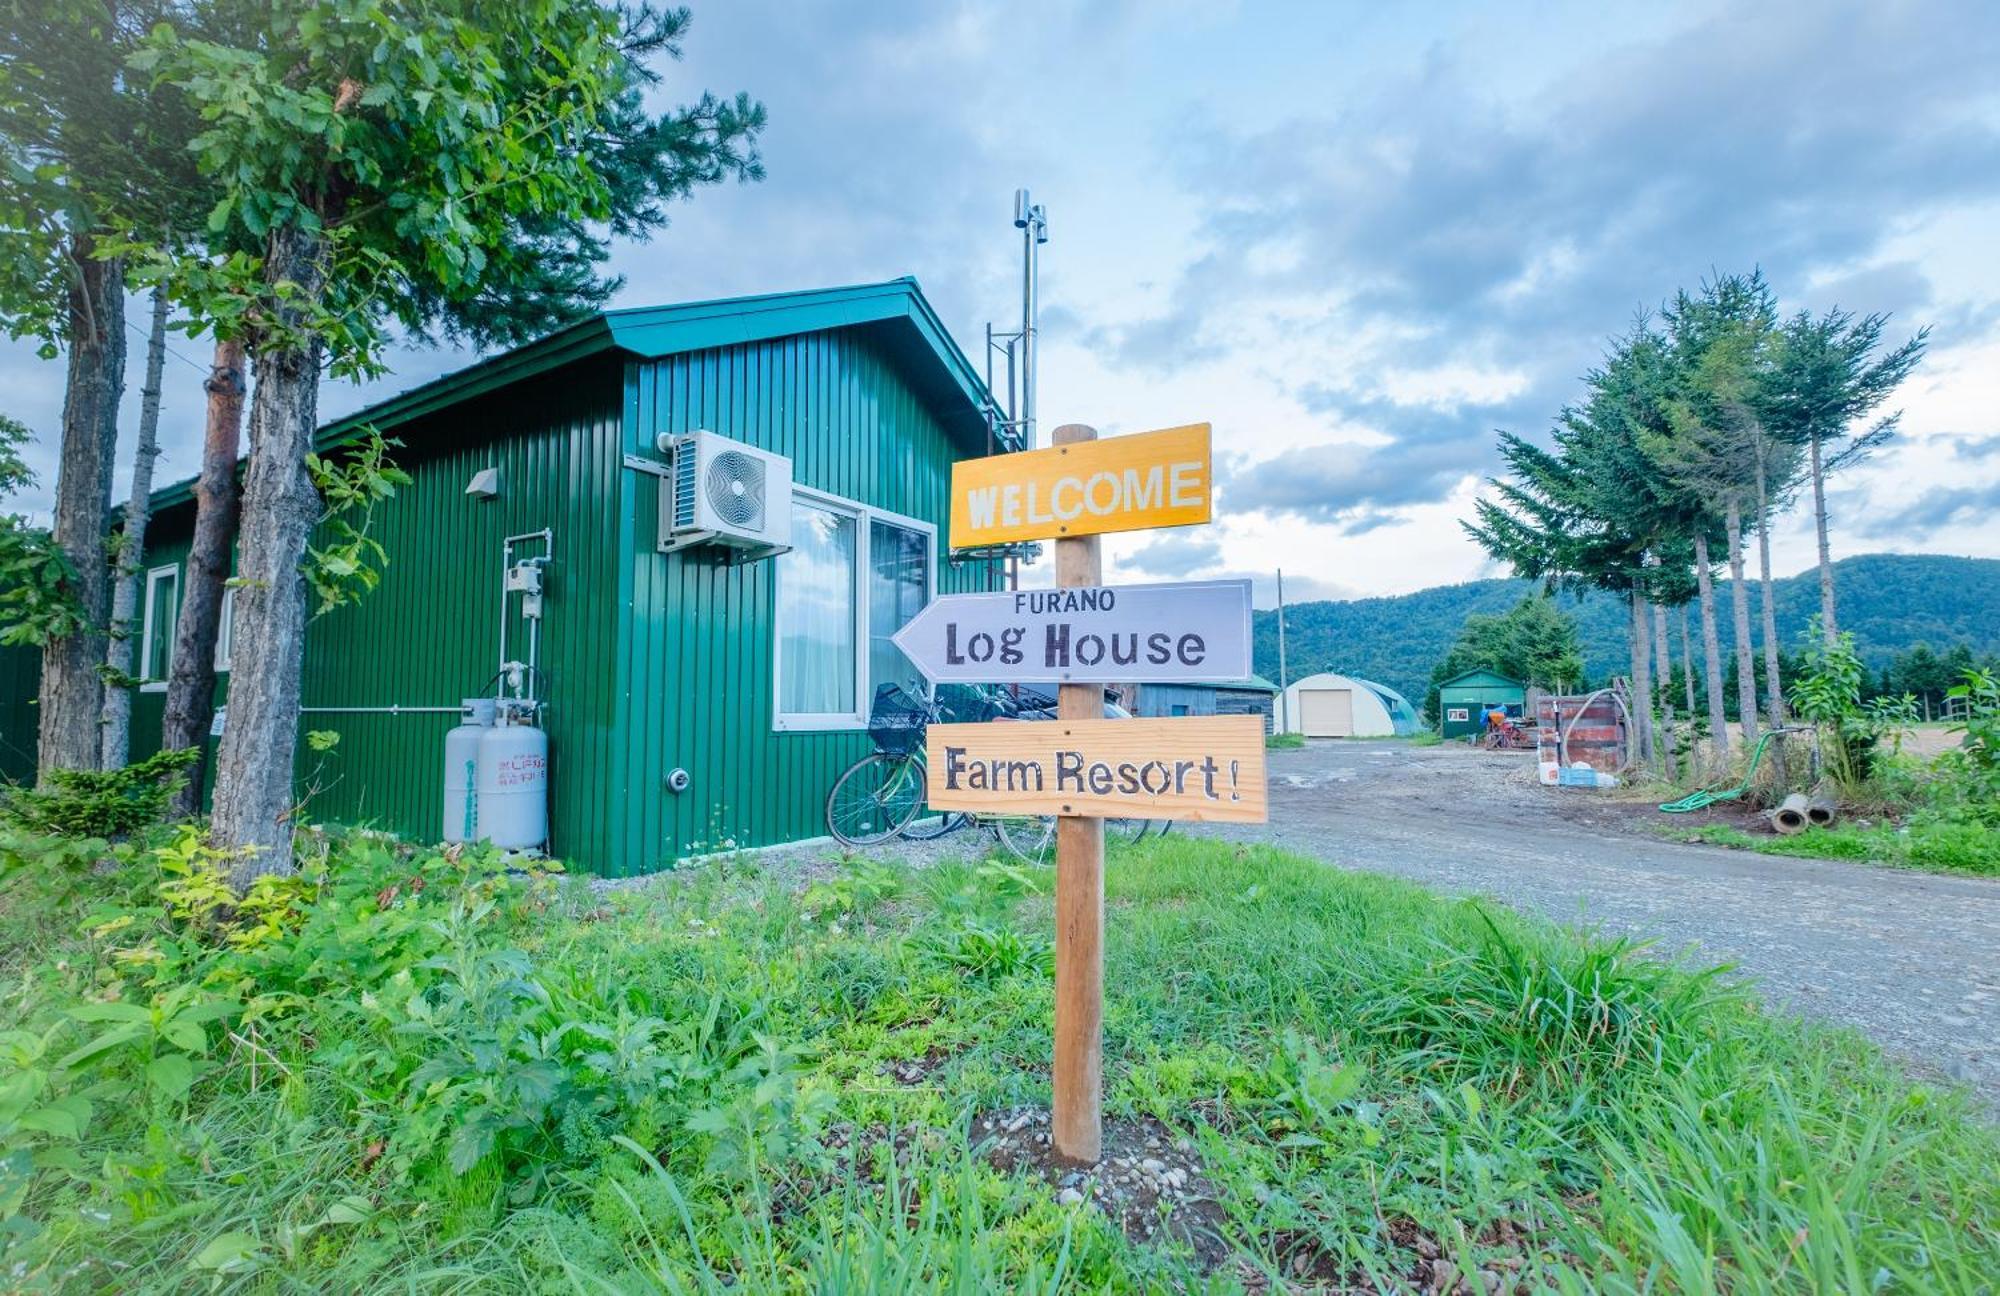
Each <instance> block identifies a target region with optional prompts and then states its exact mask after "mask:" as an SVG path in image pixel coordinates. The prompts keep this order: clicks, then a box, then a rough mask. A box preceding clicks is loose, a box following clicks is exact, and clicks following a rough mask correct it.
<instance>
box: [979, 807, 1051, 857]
mask: <svg viewBox="0 0 2000 1296" xmlns="http://www.w3.org/2000/svg"><path fill="white" fill-rule="evenodd" d="M991 822H992V825H993V835H994V836H995V837H998V838H999V839H1000V844H1001V845H1002V846H1005V847H1006V848H1007V851H1008V853H1009V854H1011V855H1012V856H1013V857H1014V858H1015V859H1017V860H1020V861H1021V862H1022V863H1023V864H1047V863H1049V862H1051V861H1052V860H1054V859H1055V857H1056V817H1055V816H1054V815H1001V816H999V817H998V818H995V819H993V820H992V821H991Z"/></svg>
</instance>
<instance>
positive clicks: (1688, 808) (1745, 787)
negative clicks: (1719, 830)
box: [1660, 725, 1811, 814]
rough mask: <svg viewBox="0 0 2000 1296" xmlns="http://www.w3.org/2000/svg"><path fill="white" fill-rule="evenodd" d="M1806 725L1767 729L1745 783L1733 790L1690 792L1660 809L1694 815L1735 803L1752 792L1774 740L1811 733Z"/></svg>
mask: <svg viewBox="0 0 2000 1296" xmlns="http://www.w3.org/2000/svg"><path fill="white" fill-rule="evenodd" d="M1810 732H1811V730H1810V728H1809V727H1808V726H1806V725H1786V726H1785V727H1784V728H1782V729H1767V730H1765V731H1764V736H1763V737H1761V738H1759V739H1758V740H1757V747H1756V750H1754V751H1752V752H1751V753H1750V768H1749V769H1747V770H1745V771H1744V772H1743V781H1742V782H1741V783H1738V784H1737V785H1736V786H1735V787H1733V788H1703V789H1702V790H1701V791H1699V792H1690V793H1688V794H1687V795H1686V796H1684V797H1682V798H1681V799H1680V800H1678V801H1669V802H1667V803H1666V804H1665V805H1663V806H1661V807H1660V810H1661V812H1662V813H1663V814H1692V813H1693V812H1694V811H1696V810H1706V809H1708V808H1709V807H1710V806H1712V805H1714V804H1715V803H1716V802H1718V801H1734V800H1735V799H1736V798H1738V797H1740V796H1742V795H1743V794H1744V793H1745V792H1748V791H1749V790H1750V783H1751V780H1753V779H1755V778H1756V777H1757V763H1758V762H1759V761H1761V760H1763V759H1764V748H1766V747H1768V746H1770V744H1771V740H1772V739H1773V738H1776V737H1779V736H1780V735H1782V734H1790V733H1810Z"/></svg>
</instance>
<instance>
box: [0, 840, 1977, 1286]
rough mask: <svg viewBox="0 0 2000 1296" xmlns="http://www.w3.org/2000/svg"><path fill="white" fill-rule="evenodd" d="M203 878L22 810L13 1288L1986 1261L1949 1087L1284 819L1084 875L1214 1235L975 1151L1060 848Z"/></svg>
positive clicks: (1911, 1274)
mask: <svg viewBox="0 0 2000 1296" xmlns="http://www.w3.org/2000/svg"><path fill="white" fill-rule="evenodd" d="M215 864H216V861H215V860H214V859H212V858H209V857H208V855H206V854H205V853H204V852H203V851H202V850H200V849H197V848H196V847H195V846H191V845H190V844H189V843H188V842H187V841H185V840H183V839H180V838H177V837H176V836H175V835H174V834H172V833H164V834H158V835H156V836H152V837H146V838H143V839H135V840H134V841H131V842H127V843H124V844H121V845H118V846H111V847H107V846H105V845H104V844H103V842H102V841H101V840H100V841H83V842H66V841H63V840H61V839H50V838H29V837H27V836H25V835H23V834H20V833H18V832H15V833H12V835H0V915H4V917H5V924H4V929H5V930H6V931H7V932H8V933H9V936H8V940H9V942H10V943H9V944H8V945H7V946H6V949H7V951H8V957H9V958H10V959H11V962H10V963H9V968H10V973H11V974H10V977H9V981H8V993H7V994H6V995H5V996H0V1266H4V1267H5V1270H6V1272H7V1273H8V1275H9V1282H10V1284H11V1285H13V1286H18V1287H22V1288H26V1289H54V1288H74V1289H82V1290H151V1291H198V1290H211V1289H216V1288H235V1289H248V1290H264V1289H271V1290H281V1289H282V1290H293V1289H298V1290H355V1291H373V1290H411V1291H417V1290H425V1291H430V1290H445V1289H450V1290H495V1291H502V1290H504V1291H513V1290H563V1289H568V1290H575V1291H584V1292H593V1293H596V1292H611V1291H627V1290H634V1289H641V1290H653V1289H660V1290H667V1291H679V1292H703V1293H709V1292H714V1293H721V1292H724V1291H729V1292H745V1293H758V1292H777V1291H797V1290H815V1291H820V1290H824V1291H906V1290H918V1291H921V1290H937V1289H950V1290H954V1291H997V1290H1026V1291H1054V1290H1056V1289H1058V1288H1060V1289H1062V1290H1086V1291H1126V1290H1204V1289H1210V1288H1218V1287H1219V1288H1223V1289H1227V1288H1229V1287H1230V1286H1231V1285H1232V1284H1233V1283H1235V1282H1237V1281H1238V1280H1243V1281H1246V1282H1247V1281H1251V1280H1253V1279H1254V1280H1259V1281H1265V1282H1268V1283H1269V1284H1270V1285H1271V1286H1273V1288H1274V1289H1275V1288H1276V1287H1277V1286H1278V1285H1279V1284H1285V1285H1290V1286H1300V1285H1305V1284H1307V1283H1310V1282H1325V1283H1327V1284H1329V1285H1332V1284H1341V1283H1344V1284H1347V1285H1360V1281H1361V1280H1362V1279H1363V1278H1364V1277H1365V1279H1366V1281H1368V1282H1372V1283H1373V1284H1374V1285H1376V1286H1380V1287H1384V1288H1398V1287H1413V1286H1423V1285H1427V1284H1429V1285H1434V1280H1435V1278H1436V1276H1437V1275H1438V1274H1439V1273H1441V1272H1442V1271H1443V1270H1442V1268H1441V1267H1440V1266H1448V1267H1450V1268H1451V1269H1452V1271H1453V1272H1454V1273H1456V1274H1462V1275H1473V1274H1475V1273H1477V1274H1481V1275H1483V1276H1484V1277H1485V1279H1486V1283H1485V1285H1486V1286H1488V1287H1489V1288H1491V1287H1494V1286H1503V1285H1505V1283H1512V1284H1514V1285H1517V1286H1519V1287H1521V1288H1525V1289H1527V1290H1559V1291H1562V1290H1567V1291H1575V1292H1584V1291H1638V1290H1662V1289H1666V1288H1671V1289H1675V1290H1714V1289H1728V1290H1736V1291H1773V1290H1787V1289H1789V1290H1801V1291H1804V1290H1848V1289H1862V1288H1871V1287H1876V1286H1879V1287H1884V1288H1888V1289H1894V1290H1923V1291H1939V1292H1947V1293H1949V1292H1968V1293H1969V1292H1977V1291H1980V1290H1982V1284H1985V1285H1990V1275H1991V1274H1992V1273H1993V1272H1996V1271H2000V1241H1996V1238H2000V1228H1996V1221H2000V1184H1996V1182H1995V1180H1994V1178H1993V1175H1992V1170H1991V1167H1992V1165H1993V1164H1994V1163H1995V1161H1996V1159H2000V1135H1996V1134H1995V1132H1994V1129H1993V1127H1992V1126H1991V1125H1990V1124H1987V1123H1985V1122H1984V1121H1982V1120H1981V1119H1980V1118H1979V1117H1978V1116H1977V1115H1976V1114H1975V1112H1974V1109H1973V1108H1972V1107H1971V1106H1970V1105H1969V1103H1968V1101H1967V1100H1966V1099H1965V1098H1964V1097H1963V1096H1961V1095H1959V1094H1957V1093H1955V1092H1952V1091H1949V1090H1942V1089H1933V1088H1930V1087H1927V1086H1924V1085H1919V1084H1916V1083H1914V1082H1913V1081H1911V1080H1910V1079H1909V1077H1907V1076H1905V1075H1903V1074H1902V1073H1900V1072H1898V1071H1897V1070H1895V1069H1894V1068H1893V1067H1891V1066H1889V1065H1888V1064H1886V1063H1885V1062H1884V1061H1883V1060H1882V1059H1881V1057H1880V1056H1879V1055H1878V1054H1876V1053H1875V1052H1874V1050H1873V1049H1871V1048H1870V1047H1868V1046H1867V1045H1865V1044H1863V1043H1861V1042H1860V1041H1859V1040H1857V1039H1855V1038H1853V1037H1852V1036H1850V1035H1846V1034H1842V1033H1838V1032H1829V1031H1825V1030H1822V1029H1818V1028H1814V1027H1808V1026H1804V1025H1800V1024H1797V1023H1794V1022H1791V1021H1789V1020H1787V1019H1784V1018H1777V1017H1770V1016H1766V1015H1764V1014H1763V1013H1761V1012H1759V1011H1757V1009H1756V1008H1755V1005H1754V1004H1753V1003H1752V1001H1751V1000H1750V998H1749V996H1748V994H1747V993H1746V992H1744V991H1743V990H1741V989H1736V988H1731V987H1729V986H1726V985H1724V984H1722V983H1721V982H1719V981H1718V980H1717V979H1716V978H1715V977H1714V976H1713V974H1704V973H1701V972H1699V971H1691V970H1687V969H1683V968H1679V967H1675V966H1673V965H1671V964H1668V963H1665V962H1663V961H1660V960H1658V959H1656V958H1654V957H1652V956H1651V955H1650V954H1649V953H1648V952H1647V951H1645V950H1643V949H1641V948H1640V947H1637V946H1634V945H1631V944H1626V943H1620V942H1602V941H1592V940H1587V939H1583V938H1579V937H1577V936H1575V935H1572V934H1570V933H1567V932H1564V931H1560V930H1557V929H1555V928H1553V927H1550V926H1547V925H1544V924H1541V923H1538V922H1534V921H1531V920H1528V919H1526V918H1522V917H1519V916H1517V915H1513V914H1510V913H1507V912H1504V911H1499V912H1491V913H1489V912H1486V911H1484V910H1482V909H1481V908H1480V907H1479V906H1476V905H1473V904H1469V903H1466V902H1457V901H1446V900H1441V899H1439V898H1437V897H1434V896H1432V895H1430V894H1428V893H1426V892H1424V891H1422V890H1420V889H1418V888H1416V887H1413V886H1410V885H1407V884H1404V883H1400V882H1395V881H1392V880H1389V879H1384V878H1376V877H1369V876H1366V875H1358V874H1348V873H1343V872H1339V871H1335V870H1329V869H1327V868H1326V867H1325V866H1324V865H1322V864H1320V863H1318V862H1315V861H1311V860H1305V859H1301V858H1299V857H1296V856H1291V855H1288V854H1285V853H1283V852H1280V851H1277V850H1274V849H1270V848H1261V847H1259V848H1250V847H1236V846H1231V845H1227V844H1224V843H1221V842H1217V841H1214V840H1212V839H1210V840H1203V839H1198V838H1181V837H1178V836H1176V837H1170V838H1167V839H1165V840H1163V841H1160V842H1145V843H1142V844H1140V845H1139V846H1138V847H1137V848H1135V849H1134V850H1132V851H1130V852H1129V853H1127V854H1126V855H1124V856H1122V857H1121V859H1120V861H1119V865H1118V867H1117V868H1116V869H1113V870H1112V871H1111V872H1110V874H1109V875H1108V878H1107V885H1108V887H1109V889H1110V895H1109V897H1108V902H1109V904H1110V906H1111V907H1112V909H1113V911H1114V915H1115V916H1114V918H1113V920H1112V921H1111V922H1109V923H1108V924H1107V931H1106V946H1105V964H1106V977H1105V983H1106V989H1107V1000H1106V1022H1105V1040H1106V1063H1107V1065H1106V1095H1105V1098H1106V1107H1107V1115H1110V1116H1113V1117H1114V1118H1115V1117H1118V1116H1129V1115H1131V1114H1133V1113H1134V1112H1135V1111H1136V1110H1144V1111H1146V1112H1148V1113H1149V1114H1150V1115H1151V1116H1153V1117H1154V1118H1157V1119H1158V1120H1160V1121H1161V1122H1164V1123H1165V1125H1166V1126H1167V1127H1168V1129H1169V1130H1170V1131H1171V1135H1172V1137H1174V1138H1175V1139H1176V1140H1180V1139H1185V1140H1186V1141H1187V1144H1188V1146H1189V1147H1190V1148H1198V1149H1199V1156H1200V1160H1201V1165H1202V1171H1201V1174H1202V1179H1203V1182H1204V1183H1205V1184H1208V1185H1212V1186H1213V1189H1214V1193H1215V1200H1214V1206H1213V1208H1214V1210H1215V1211H1216V1212H1217V1214H1218V1216H1219V1217H1221V1218H1222V1219H1223V1220H1224V1226H1223V1229H1222V1236H1221V1237H1220V1238H1218V1239H1217V1247H1218V1248H1220V1249H1221V1250H1224V1251H1227V1252H1228V1253H1229V1254H1228V1255H1227V1257H1226V1258H1225V1259H1224V1260H1223V1261H1222V1266H1221V1267H1219V1268H1210V1267H1208V1264H1209V1262H1208V1261H1207V1260H1198V1259H1197V1258H1196V1257H1195V1256H1194V1255H1193V1254H1192V1253H1191V1252H1190V1251H1188V1250H1187V1249H1186V1248H1185V1247H1184V1246H1183V1244H1181V1243H1178V1242H1175V1241H1173V1240H1172V1234H1171V1231H1170V1230H1166V1229H1161V1230H1159V1232H1158V1234H1157V1235H1156V1236H1154V1237H1152V1238H1150V1239H1149V1238H1147V1237H1144V1236H1135V1237H1127V1236H1126V1235H1125V1234H1124V1233H1123V1232H1121V1231H1120V1230H1119V1229H1118V1228H1117V1227H1116V1226H1115V1225H1113V1224H1112V1223H1111V1222H1110V1220H1108V1219H1107V1218H1106V1217H1105V1216H1104V1215H1102V1214H1100V1213H1099V1212H1098V1211H1097V1210H1095V1209H1094V1208H1092V1207H1090V1206H1087V1205H1082V1206H1068V1205H1062V1204H1059V1203H1058V1202H1057V1201H1056V1200H1055V1196H1054V1193H1053V1191H1052V1189H1051V1186H1050V1185H1048V1184H1046V1183H1043V1182H1042V1181H1041V1180H1039V1179H1033V1178H1028V1177H1023V1176H1017V1175H1014V1174H1011V1173H1003V1172H1001V1171H999V1170H996V1169H995V1168H994V1167H993V1166H992V1165H991V1164H989V1163H988V1162H986V1161H985V1160H984V1159H982V1156H981V1154H980V1153H979V1152H978V1151H977V1150H976V1149H975V1148H973V1147H971V1146H969V1145H968V1131H967V1126H966V1113H968V1112H973V1111H993V1110H999V1109H1003V1108H1006V1107H1009V1106H1014V1105H1026V1104H1030V1103H1033V1104H1037V1105H1039V1104H1043V1103H1046V1102H1047V1095H1048V1056H1049V1054H1048V1048H1049V1042H1048V1035H1049V1007H1050V987H1049V984H1048V980H1047V964H1048V949H1049V943H1050V941H1051V939H1052V931H1051V925H1052V916H1051V914H1050V911H1049V904H1048V901H1047V898H1046V892H1047V890H1048V875H1047V873H1046V872H1044V871H1041V870H1035V869H1021V868H1018V867H1014V866H1011V865H996V864H993V863H990V862H979V861H970V862H950V863H945V864H941V865H939V866H937V867H935V868H933V869H926V870H922V871H920V872H917V873H913V874H909V875H903V874H900V873H897V872H895V871H894V870H889V869H887V868H885V867H884V866H882V865H879V864H875V863H871V862H868V861H864V860H855V861H850V862H848V863H847V864H845V865H844V866H843V867H842V869H841V871H840V873H839V874H838V876H837V877H836V878H834V879H832V880H831V881H829V882H828V883H825V884H822V885H824V886H825V887H826V888H827V889H826V890H823V891H819V892H818V893H817V894H816V895H815V896H814V898H813V899H811V900H810V901H809V900H807V899H806V898H805V897H799V896H793V895H790V894H788V893H786V892H784V891H782V890H781V889H779V888H777V887H776V886H775V885H774V884H773V883H771V882H770V881H769V880H768V879H757V878H745V877H729V878H725V877H722V876H720V875H719V874H718V873H717V872H716V871H714V870H693V871H690V875H689V876H687V877H686V878H684V879H682V880H680V881H679V882H677V883H676V884H674V885H667V886H661V887H657V888H652V889H649V890H648V891H646V892H644V893H620V894H618V895H615V896H611V897H606V898H603V899H602V900H601V902H598V903H593V904H592V905H590V906H589V907H588V908H587V909H586V908H584V907H580V906H572V905H567V904H565V903H564V900H565V899H566V897H564V896H560V895H558V894H557V893H556V892H555V890H554V886H553V883H552V882H550V881H549V880H547V879H541V878H521V877H517V876H514V875H511V874H509V873H507V872H506V871H505V866H504V862H503V861H501V860H499V859H498V858H497V857H495V856H492V855H490V854H487V853H483V852H481V851H479V850H476V849H465V850H459V849H457V848H454V849H452V850H450V851H440V850H434V849H420V848H412V847H409V846H405V845H402V844H399V843H396V842H394V841H392V840H388V839H385V838H382V837H379V836H375V835H367V834H359V833H334V834H331V835H330V836H329V837H328V838H327V841H326V849H325V851H324V853H317V852H316V853H313V854H311V855H309V856H308V867H307V868H306V869H305V870H302V875H301V877H300V879H298V881H297V883H296V885H295V887H294V888H293V889H291V890H289V891H288V892H286V893H285V894H284V895H283V897H282V900H279V899H275V898H274V899H272V900H270V901H269V902H268V903H265V902H261V901H260V902H259V904H260V905H261V906H262V907H255V906H251V905H248V904H231V903H229V902H228V901H226V900H220V899H218V898H217V897H216V896H215V895H214V894H213V892H212V890H211V889H210V887H209V881H208V879H209V877H210V875H211V874H212V872H213V869H214V866H215ZM842 917H844V918H846V919H848V921H845V922H843V923H842V924H841V925H843V926H844V928H845V929H844V930H842V931H840V932H837V933H836V932H835V931H833V930H832V929H833V927H834V926H835V925H836V922H838V921H840V919H841V918H842ZM22 933H34V934H36V935H38V936H39V937H40V939H39V940H37V939H34V938H32V937H30V936H28V935H23V934H22ZM943 1054H948V1055H949V1057H950V1065H949V1066H944V1067H934V1068H931V1069H929V1070H928V1071H927V1073H926V1074H925V1076H924V1078H923V1083H909V1082H907V1081H898V1080H897V1079H896V1078H895V1076H894V1074H893V1072H887V1071H886V1069H885V1063H889V1062H892V1061H897V1060H907V1059H916V1058H928V1057H931V1056H933V1055H943ZM1426 1247H1427V1248H1428V1251H1425V1250H1424V1248H1426ZM1211 1258H1212V1257H1211ZM1503 1274H1504V1275H1511V1277H1510V1278H1508V1279H1506V1280H1505V1283H1503V1282H1502V1281H1501V1279H1500V1276H1501V1275H1503ZM1260 1275H1261V1278H1259V1276H1260ZM1425 1275H1428V1277H1425Z"/></svg>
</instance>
